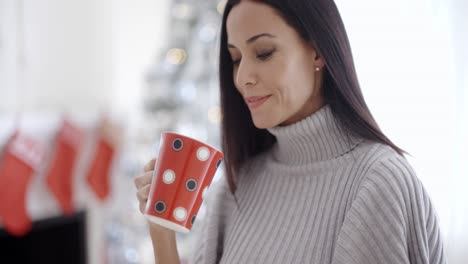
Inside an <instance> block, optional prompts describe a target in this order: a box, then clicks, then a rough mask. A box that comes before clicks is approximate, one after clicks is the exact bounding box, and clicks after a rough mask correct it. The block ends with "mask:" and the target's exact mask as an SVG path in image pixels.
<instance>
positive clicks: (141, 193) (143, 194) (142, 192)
mask: <svg viewBox="0 0 468 264" xmlns="http://www.w3.org/2000/svg"><path fill="white" fill-rule="evenodd" d="M150 187H151V185H146V186H144V187H143V188H141V189H139V190H138V191H137V193H136V195H137V198H138V201H140V203H146V201H147V200H148V196H149V191H150Z"/></svg>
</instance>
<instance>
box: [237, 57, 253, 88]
mask: <svg viewBox="0 0 468 264" xmlns="http://www.w3.org/2000/svg"><path fill="white" fill-rule="evenodd" d="M234 74H235V76H234V77H235V81H236V84H237V87H239V88H245V87H248V86H249V85H250V86H252V85H255V84H256V83H257V80H256V78H257V76H256V73H255V68H254V66H253V65H252V63H250V62H248V61H247V60H241V61H240V63H239V64H238V66H237V69H236V70H235V72H234Z"/></svg>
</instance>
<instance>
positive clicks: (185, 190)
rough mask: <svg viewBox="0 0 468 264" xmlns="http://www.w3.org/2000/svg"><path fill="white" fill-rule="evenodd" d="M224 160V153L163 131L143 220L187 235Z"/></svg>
mask: <svg viewBox="0 0 468 264" xmlns="http://www.w3.org/2000/svg"><path fill="white" fill-rule="evenodd" d="M223 159H224V155H223V153H221V152H220V151H219V150H217V149H215V148H213V147H212V146H209V145H207V144H205V143H202V142H200V141H198V140H195V139H193V138H190V137H187V136H183V135H180V134H176V133H171V132H163V133H162V134H161V143H160V149H159V156H158V159H157V162H156V164H155V166H154V174H153V179H152V180H151V188H150V193H149V197H148V202H147V203H146V208H145V217H146V218H147V219H148V220H149V221H151V222H153V223H156V224H158V225H161V226H163V227H166V228H168V229H171V230H174V231H177V232H181V233H189V232H190V230H191V229H192V226H193V224H194V222H195V219H196V216H197V213H198V211H199V209H200V206H201V204H202V202H203V199H204V197H205V193H206V191H207V190H208V187H209V185H210V184H211V182H212V180H213V177H214V175H215V173H216V171H217V169H218V167H219V165H220V164H221V162H222V161H223Z"/></svg>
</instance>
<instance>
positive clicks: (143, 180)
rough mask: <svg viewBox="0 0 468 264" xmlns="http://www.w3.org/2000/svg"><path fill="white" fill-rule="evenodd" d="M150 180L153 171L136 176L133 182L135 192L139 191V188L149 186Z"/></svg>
mask: <svg viewBox="0 0 468 264" xmlns="http://www.w3.org/2000/svg"><path fill="white" fill-rule="evenodd" d="M152 179H153V171H148V172H145V173H144V174H142V175H139V176H136V177H135V180H133V182H134V183H135V187H136V188H137V190H140V189H141V187H143V186H145V185H147V184H151V180H152Z"/></svg>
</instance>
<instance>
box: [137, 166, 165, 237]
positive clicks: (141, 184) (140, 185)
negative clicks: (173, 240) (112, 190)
mask: <svg viewBox="0 0 468 264" xmlns="http://www.w3.org/2000/svg"><path fill="white" fill-rule="evenodd" d="M155 164H156V159H152V160H150V161H149V162H148V163H147V164H146V165H145V166H144V167H143V174H141V175H138V176H137V177H135V180H134V182H135V186H136V188H137V193H136V196H137V198H138V201H139V203H140V205H139V208H140V212H141V213H142V214H144V213H145V208H146V203H147V202H148V196H149V192H150V188H151V180H152V179H153V173H154V165H155ZM148 223H149V225H150V231H151V232H158V231H160V232H164V233H167V232H169V233H173V232H174V231H172V230H169V229H167V228H165V227H162V226H160V225H158V224H155V223H152V222H148Z"/></svg>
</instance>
